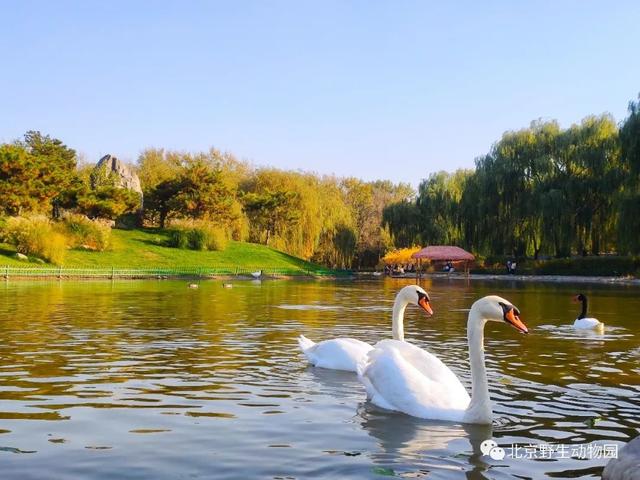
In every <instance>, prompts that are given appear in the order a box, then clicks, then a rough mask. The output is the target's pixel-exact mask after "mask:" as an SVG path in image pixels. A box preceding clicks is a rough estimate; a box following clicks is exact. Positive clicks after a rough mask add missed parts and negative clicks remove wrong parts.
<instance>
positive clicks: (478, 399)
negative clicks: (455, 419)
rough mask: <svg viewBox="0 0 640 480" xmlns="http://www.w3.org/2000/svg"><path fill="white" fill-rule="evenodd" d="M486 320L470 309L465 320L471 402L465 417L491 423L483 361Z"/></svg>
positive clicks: (489, 400) (490, 409) (477, 421)
mask: <svg viewBox="0 0 640 480" xmlns="http://www.w3.org/2000/svg"><path fill="white" fill-rule="evenodd" d="M485 323H487V320H486V319H485V318H483V317H482V316H481V315H480V313H478V311H477V310H475V309H473V308H472V309H471V311H470V312H469V320H468V321H467V341H468V342H469V363H470V365H471V402H470V403H469V406H468V407H467V411H466V413H465V419H467V420H468V421H473V423H491V421H492V419H493V410H492V408H491V398H490V397H489V381H488V380H487V369H486V367H485V363H484V325H485Z"/></svg>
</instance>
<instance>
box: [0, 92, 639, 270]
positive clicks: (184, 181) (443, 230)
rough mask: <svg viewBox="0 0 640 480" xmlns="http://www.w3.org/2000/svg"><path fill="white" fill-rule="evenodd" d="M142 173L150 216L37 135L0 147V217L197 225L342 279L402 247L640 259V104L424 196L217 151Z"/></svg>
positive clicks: (435, 185)
mask: <svg viewBox="0 0 640 480" xmlns="http://www.w3.org/2000/svg"><path fill="white" fill-rule="evenodd" d="M133 167H134V168H135V170H136V171H137V173H138V175H139V177H140V180H141V183H142V188H143V193H144V203H143V204H141V199H140V197H139V195H138V194H137V193H135V192H132V191H129V190H126V189H123V188H119V185H118V183H117V182H116V179H114V178H111V177H110V176H108V175H107V176H104V175H102V174H101V173H100V172H99V171H96V170H95V169H94V168H93V166H92V165H86V164H83V163H82V162H78V158H77V155H76V152H75V151H74V150H73V149H71V148H69V147H67V146H66V145H65V144H64V143H63V142H61V141H60V140H57V139H54V138H51V137H49V136H46V135H42V134H40V133H39V132H27V133H26V134H25V136H24V138H23V139H22V140H19V141H16V142H13V143H10V144H3V145H0V199H1V201H0V215H13V216H16V215H18V216H19V215H23V214H25V213H30V212H40V213H43V212H45V213H47V214H50V215H51V216H53V217H55V216H57V215H59V213H60V211H61V210H63V209H65V210H71V211H75V212H78V213H82V214H84V215H87V216H88V217H90V218H96V217H100V218H110V219H116V218H121V217H122V215H124V214H127V213H129V214H135V216H136V218H137V219H138V220H139V221H140V222H142V223H144V224H145V225H147V226H156V227H166V226H167V225H168V224H169V223H170V222H172V221H176V220H179V219H194V220H198V221H205V222H211V223H212V224H213V225H216V226H218V227H221V228H223V229H224V230H225V231H226V232H228V236H229V237H231V238H234V239H236V240H249V241H252V242H259V243H264V244H267V245H270V246H272V247H274V248H277V249H280V250H283V251H285V252H288V253H291V254H293V255H296V256H300V257H303V258H306V259H312V260H314V261H317V262H320V263H323V264H325V265H329V266H333V267H364V266H373V265H375V264H377V263H378V261H379V259H380V258H381V256H382V255H384V253H385V252H386V251H387V250H388V249H389V248H391V247H411V246H413V245H420V244H421V245H427V244H457V245H461V246H464V247H466V248H467V249H469V250H472V251H475V252H478V253H481V254H485V255H492V254H498V255H514V256H532V257H535V258H538V257H539V256H540V255H550V256H557V257H563V256H570V255H572V254H582V255H586V254H599V253H601V252H612V251H617V252H620V253H640V236H639V235H638V232H640V103H639V102H631V104H630V106H629V116H628V117H627V118H626V119H625V120H624V121H623V122H622V124H621V125H619V126H618V125H616V123H615V122H614V120H613V119H612V118H611V117H610V116H608V115H601V116H590V117H587V118H585V119H584V120H583V121H582V122H581V123H580V124H576V125H572V126H571V127H569V128H567V129H562V128H560V126H559V125H558V123H557V122H555V121H544V122H543V121H537V122H533V123H532V124H531V125H530V127H529V128H525V129H522V130H518V131H510V132H506V133H505V134H504V135H503V136H502V138H501V139H500V140H499V141H498V142H497V143H495V144H494V145H493V147H492V148H491V150H490V151H489V153H488V154H486V155H484V156H482V157H479V158H477V159H476V165H475V169H473V170H458V171H456V172H453V173H447V172H438V173H434V174H431V175H430V176H429V177H428V178H427V179H425V180H424V181H423V182H422V183H421V184H420V186H419V189H418V192H417V194H416V193H415V192H414V191H413V190H412V189H411V187H410V186H409V185H406V184H393V183H391V182H389V181H376V182H364V181H362V180H358V179H355V178H336V177H333V176H321V175H317V174H311V173H303V172H297V171H283V170H277V169H273V168H254V167H252V166H251V165H249V164H247V163H245V162H241V161H238V160H237V159H236V158H235V157H233V155H231V154H227V153H221V152H219V151H217V150H215V149H211V150H210V151H208V152H201V153H184V152H175V151H165V150H162V149H147V150H145V151H143V152H142V153H141V155H140V156H139V158H138V160H137V163H136V165H134V166H133Z"/></svg>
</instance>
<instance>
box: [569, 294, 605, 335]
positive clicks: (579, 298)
mask: <svg viewBox="0 0 640 480" xmlns="http://www.w3.org/2000/svg"><path fill="white" fill-rule="evenodd" d="M578 302H581V303H582V311H581V312H580V315H578V318H576V321H575V322H573V328H578V329H580V330H585V329H598V330H600V329H603V328H604V323H602V322H601V321H600V320H598V319H597V318H590V317H587V296H586V295H584V294H582V293H579V294H578V295H576V296H575V297H573V303H578Z"/></svg>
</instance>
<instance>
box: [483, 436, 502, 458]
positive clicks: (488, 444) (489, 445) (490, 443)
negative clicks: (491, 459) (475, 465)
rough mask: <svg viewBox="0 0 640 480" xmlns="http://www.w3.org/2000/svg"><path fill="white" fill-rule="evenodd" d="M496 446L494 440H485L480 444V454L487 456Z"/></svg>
mask: <svg viewBox="0 0 640 480" xmlns="http://www.w3.org/2000/svg"><path fill="white" fill-rule="evenodd" d="M497 446H498V444H497V443H496V442H495V440H491V439H490V438H489V439H488V440H485V441H484V442H482V443H481V444H480V451H481V452H482V454H483V455H489V454H490V453H491V449H493V448H495V447H497Z"/></svg>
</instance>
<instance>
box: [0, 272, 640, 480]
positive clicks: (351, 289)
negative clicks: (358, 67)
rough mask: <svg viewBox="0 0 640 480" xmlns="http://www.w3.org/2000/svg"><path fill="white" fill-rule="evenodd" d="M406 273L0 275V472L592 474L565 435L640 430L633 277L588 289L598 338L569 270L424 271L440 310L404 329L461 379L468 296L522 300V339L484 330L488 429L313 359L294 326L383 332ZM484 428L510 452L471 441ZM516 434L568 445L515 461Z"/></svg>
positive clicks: (97, 475) (314, 332) (373, 336)
mask: <svg viewBox="0 0 640 480" xmlns="http://www.w3.org/2000/svg"><path fill="white" fill-rule="evenodd" d="M407 283H410V281H402V280H389V279H388V280H381V281H378V282H349V281H343V282H329V281H316V282H313V281H308V282H298V281H265V282H262V283H260V282H250V281H244V282H240V281H238V282H234V284H233V288H231V289H228V288H223V287H222V282H220V281H207V282H202V283H201V284H200V288H198V289H189V288H187V283H185V282H178V281H158V282H156V281H139V282H137V281H135V282H134V281H132V282H125V281H122V282H114V283H111V282H85V283H80V282H61V283H58V282H51V283H48V282H39V283H36V282H33V283H32V282H11V281H10V282H7V283H2V284H0V477H1V478H2V479H14V478H15V479H18V478H20V479H42V478H47V479H71V478H74V479H75V478H83V479H102V478H114V479H115V478H118V479H123V478H140V479H165V478H185V479H191V478H229V479H232V478H283V479H284V478H311V477H313V478H381V479H382V478H385V477H388V476H398V477H405V478H418V477H426V478H429V479H459V478H460V479H463V478H468V479H484V478H491V479H508V478H518V479H525V478H535V479H539V478H546V477H551V478H581V477H583V478H593V477H598V476H599V474H600V472H601V470H602V467H603V465H604V464H605V463H606V460H603V459H601V458H591V459H589V458H587V459H579V458H577V456H579V455H574V456H573V457H572V454H575V453H576V452H575V451H574V452H572V451H571V448H572V447H575V448H578V447H579V446H580V445H583V446H584V445H586V444H592V445H622V443H624V442H626V441H628V440H629V439H630V438H632V437H635V436H636V435H637V434H638V430H639V429H640V386H639V385H640V342H639V336H640V325H639V323H638V320H639V318H638V312H639V311H640V298H639V297H638V292H639V290H638V289H637V288H631V287H620V286H616V287H611V286H584V285H581V286H579V290H580V291H582V292H584V293H585V294H587V295H588V296H589V298H590V308H591V312H590V313H592V314H593V316H596V317H598V318H599V319H600V320H602V321H604V322H605V324H606V325H607V327H606V330H605V332H604V334H602V335H600V334H595V333H592V334H584V333H583V334H578V333H575V332H574V331H573V330H572V328H571V327H570V325H571V323H572V322H573V320H574V319H575V317H576V314H577V311H578V306H577V305H574V304H572V303H571V302H570V299H571V296H572V295H573V294H575V293H578V292H577V291H576V289H575V288H572V287H571V286H564V285H554V284H533V283H526V284H525V283H517V282H513V283H509V282H494V283H489V282H480V281H474V282H472V283H470V284H468V283H466V282H465V281H464V280H451V281H448V280H446V279H445V280H433V281H429V280H426V281H423V282H422V285H423V286H424V287H425V288H426V289H427V290H428V291H429V292H430V293H431V297H432V305H433V307H434V310H435V312H436V315H435V316H434V317H433V318H431V319H428V318H426V317H425V316H424V315H423V314H422V313H421V312H418V311H417V310H416V309H415V308H413V307H410V308H409V309H408V310H407V317H406V319H405V322H406V323H405V325H406V331H407V340H409V341H411V342H414V343H416V344H417V345H420V346H422V347H426V348H428V349H429V350H430V351H432V352H433V353H435V354H436V355H438V356H439V357H440V358H441V359H442V360H443V361H444V362H445V363H447V364H448V365H449V366H450V367H451V368H452V369H453V370H454V371H455V372H456V373H458V375H459V376H460V377H461V378H462V379H463V382H464V383H465V385H467V386H469V380H470V377H469V368H468V362H467V347H466V338H465V336H466V331H465V328H466V317H467V311H466V309H468V308H469V307H470V305H471V304H472V302H473V301H474V300H475V299H476V298H478V297H480V296H483V295H486V294H489V293H495V294H499V295H502V296H504V297H506V298H507V299H509V300H510V301H512V302H513V303H514V304H515V305H516V306H518V307H519V308H520V310H521V311H522V318H523V319H524V321H525V322H526V323H527V325H528V326H529V328H530V330H531V334H530V335H528V336H525V335H520V334H518V333H517V332H516V331H515V330H514V329H512V328H510V327H508V326H506V325H501V324H497V323H496V324H494V323H490V324H488V325H487V328H486V352H487V364H488V371H489V377H490V378H489V380H490V388H491V396H492V399H493V400H494V402H495V407H494V417H495V422H494V425H493V427H478V426H475V427H474V426H467V425H460V424H453V423H446V422H429V421H425V420H419V419H415V418H411V417H408V416H405V415H402V414H397V413H390V412H385V411H382V410H379V409H376V408H375V407H372V406H371V405H369V404H367V403H366V402H365V393H364V388H363V387H361V385H360V384H359V383H358V380H357V378H356V376H355V374H350V373H341V372H333V371H328V370H322V369H314V368H310V367H308V366H307V364H306V361H305V359H304V358H303V356H302V355H301V354H300V353H299V351H298V348H297V344H296V336H297V335H298V334H300V333H304V334H305V335H306V336H308V337H309V338H311V339H314V340H321V339H326V338H332V337H336V336H354V337H357V338H360V339H363V340H366V341H370V342H375V341H377V340H380V339H383V338H387V337H389V336H390V317H391V306H392V303H393V299H394V295H395V292H396V291H397V290H398V289H399V288H400V287H402V286H403V285H405V284H407ZM491 437H493V438H494V439H495V440H496V442H497V443H498V444H499V445H501V446H503V447H504V448H505V450H506V451H507V458H505V459H504V460H492V459H491V458H490V457H488V456H483V455H482V453H481V452H480V447H479V445H480V443H481V442H482V441H483V440H485V439H487V438H491ZM512 444H519V445H521V446H523V452H524V447H525V446H528V445H529V444H532V445H534V447H533V448H534V450H536V451H537V449H539V448H544V447H538V445H543V444H547V445H550V444H565V445H566V446H567V448H568V449H569V450H567V451H563V452H562V453H561V454H559V455H554V456H553V458H551V459H548V458H511V457H510V456H509V453H510V452H509V449H510V447H511V445H512ZM523 452H520V453H518V452H516V455H517V456H522V457H527V456H531V457H533V456H534V455H530V454H524V453H523ZM594 452H595V453H594V454H593V455H592V456H595V457H597V456H598V455H597V449H596V450H595V451H594ZM511 453H513V451H512V452H511ZM535 456H539V452H537V453H536V455H535ZM562 457H567V458H562Z"/></svg>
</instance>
